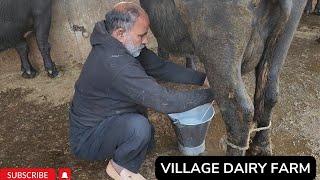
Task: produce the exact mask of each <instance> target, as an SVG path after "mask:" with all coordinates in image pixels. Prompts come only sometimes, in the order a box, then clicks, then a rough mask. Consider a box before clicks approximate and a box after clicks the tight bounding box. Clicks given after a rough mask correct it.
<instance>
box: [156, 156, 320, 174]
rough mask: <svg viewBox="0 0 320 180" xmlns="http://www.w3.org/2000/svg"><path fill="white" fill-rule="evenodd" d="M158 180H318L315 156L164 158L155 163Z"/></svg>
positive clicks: (161, 157)
mask: <svg viewBox="0 0 320 180" xmlns="http://www.w3.org/2000/svg"><path fill="white" fill-rule="evenodd" d="M155 168H156V169H155V173H156V177H157V178H158V179H171V178H196V177H199V178H201V179H212V178H216V179H222V178H228V177H230V178H231V177H234V178H235V177H243V178H246V180H247V179H251V178H252V179H253V178H255V179H256V178H267V179H271V178H272V179H271V180H275V179H284V178H285V179H287V178H295V179H302V180H310V179H314V178H315V176H316V160H315V158H314V157H312V156H236V157H234V156H160V157H158V158H157V160H156V162H155Z"/></svg>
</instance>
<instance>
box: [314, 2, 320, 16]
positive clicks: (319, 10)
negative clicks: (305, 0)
mask: <svg viewBox="0 0 320 180" xmlns="http://www.w3.org/2000/svg"><path fill="white" fill-rule="evenodd" d="M315 13H316V15H318V16H320V0H318V1H317V4H316V8H315Z"/></svg>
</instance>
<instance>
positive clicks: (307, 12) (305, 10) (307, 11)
mask: <svg viewBox="0 0 320 180" xmlns="http://www.w3.org/2000/svg"><path fill="white" fill-rule="evenodd" d="M304 12H305V13H306V14H307V15H310V14H311V12H312V0H308V2H307V5H306V7H305V8H304Z"/></svg>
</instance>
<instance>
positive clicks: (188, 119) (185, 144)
mask: <svg viewBox="0 0 320 180" xmlns="http://www.w3.org/2000/svg"><path fill="white" fill-rule="evenodd" d="M214 113H215V112H214V109H213V107H212V104H211V103H208V104H204V105H201V106H198V107H196V108H193V109H191V110H188V111H185V112H181V113H172V114H168V115H169V118H170V119H171V122H172V124H173V127H174V131H175V134H176V136H177V138H178V146H179V150H180V151H181V153H182V154H184V155H187V156H197V155H199V154H200V153H202V152H204V151H205V138H206V134H207V131H208V127H209V125H210V122H211V119H212V118H213V116H214Z"/></svg>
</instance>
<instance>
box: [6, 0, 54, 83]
mask: <svg viewBox="0 0 320 180" xmlns="http://www.w3.org/2000/svg"><path fill="white" fill-rule="evenodd" d="M51 4H52V2H51V0H0V51H3V50H6V49H9V48H15V49H16V50H17V52H18V54H19V56H20V58H21V70H22V76H23V77H25V78H33V77H35V76H36V74H37V71H36V70H35V69H34V68H33V67H32V65H31V64H30V62H29V58H28V53H29V47H28V44H27V42H26V39H25V36H26V35H27V33H28V32H30V31H34V32H35V35H36V39H37V44H38V47H39V50H40V52H41V55H42V58H43V62H44V67H45V70H46V71H47V73H48V76H50V77H52V78H53V77H56V76H57V75H58V70H57V68H56V66H55V64H54V63H53V62H52V60H51V56H50V44H49V42H48V37H49V31H50V24H51Z"/></svg>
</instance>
